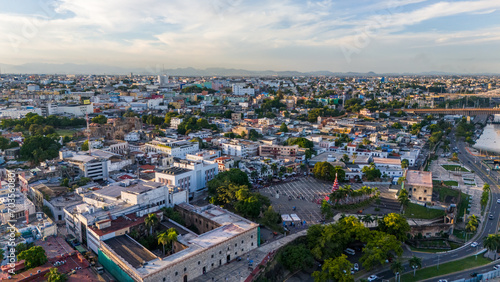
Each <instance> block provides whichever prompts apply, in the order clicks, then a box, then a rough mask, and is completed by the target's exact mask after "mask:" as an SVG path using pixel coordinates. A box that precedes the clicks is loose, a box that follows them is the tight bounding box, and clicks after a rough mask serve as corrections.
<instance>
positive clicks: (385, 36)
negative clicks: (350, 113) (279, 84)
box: [0, 0, 500, 73]
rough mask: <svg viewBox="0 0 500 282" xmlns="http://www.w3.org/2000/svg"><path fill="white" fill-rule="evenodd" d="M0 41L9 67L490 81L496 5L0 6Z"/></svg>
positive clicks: (33, 1)
mask: <svg viewBox="0 0 500 282" xmlns="http://www.w3.org/2000/svg"><path fill="white" fill-rule="evenodd" d="M0 37H1V38H2V40H0V63H2V64H12V65H21V64H26V63H51V64H63V63H74V64H98V65H108V66H116V67H123V68H144V69H154V68H158V67H159V66H163V65H164V66H165V68H184V67H194V68H200V69H204V68H209V67H223V68H237V69H247V70H275V71H285V70H294V71H304V72H305V71H319V70H329V71H335V72H349V71H358V72H368V71H374V72H379V73H403V72H426V71H445V72H455V73H500V52H499V51H500V1H499V0H476V1H431V0H386V1H380V0H349V1H347V0H335V1H334V0H321V1H312V0H272V1H263V0H140V1H139V0H134V1H132V0H119V1H118V0H106V1H103V0H55V1H54V0H16V1H12V0H0ZM96 71H98V70H96Z"/></svg>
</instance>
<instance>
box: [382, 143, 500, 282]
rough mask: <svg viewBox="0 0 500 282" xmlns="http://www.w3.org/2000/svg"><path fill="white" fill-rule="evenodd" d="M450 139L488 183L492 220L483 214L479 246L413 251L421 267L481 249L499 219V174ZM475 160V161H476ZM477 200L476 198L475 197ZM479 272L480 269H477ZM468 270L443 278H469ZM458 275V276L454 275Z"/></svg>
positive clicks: (464, 160)
mask: <svg viewBox="0 0 500 282" xmlns="http://www.w3.org/2000/svg"><path fill="white" fill-rule="evenodd" d="M448 138H449V139H450V148H455V147H457V148H458V150H459V153H458V158H459V159H460V161H461V162H462V163H463V164H464V165H465V166H467V167H469V168H470V169H472V170H474V172H475V173H476V174H477V176H479V177H480V178H481V179H482V180H483V181H484V182H485V183H488V184H489V185H490V188H491V196H490V214H492V215H493V218H494V219H493V220H490V219H486V218H487V217H488V216H485V219H484V222H483V224H484V228H483V229H482V230H481V231H480V233H479V236H477V237H476V238H477V239H476V240H475V241H476V242H478V243H479V246H478V247H476V248H472V247H471V246H470V243H472V242H470V243H468V244H466V245H464V246H462V247H460V248H458V249H455V250H451V251H448V252H446V253H441V254H423V253H415V255H416V256H418V257H421V258H422V267H429V266H433V265H437V264H438V263H439V264H441V263H444V262H448V261H452V260H457V259H460V258H464V257H467V256H470V255H473V254H475V253H476V252H478V251H481V249H482V242H483V238H484V237H486V236H488V234H494V233H496V232H497V230H498V229H497V226H498V220H499V215H500V204H497V202H496V201H497V199H500V189H499V187H498V184H497V183H498V182H497V181H496V179H497V177H498V176H500V175H499V174H498V173H497V172H495V171H491V172H489V173H490V174H491V175H488V171H486V168H485V167H484V166H483V167H481V164H480V163H481V162H480V159H479V158H477V157H474V156H472V155H470V154H469V153H468V152H467V150H466V149H465V144H464V143H463V142H458V143H457V142H456V140H455V136H454V135H453V133H452V134H450V135H449V136H448ZM476 162H477V163H476ZM476 200H478V199H476ZM404 267H405V270H404V271H403V272H408V271H411V268H410V266H409V264H405V265H404ZM485 269H486V270H490V269H491V266H490V267H489V269H488V267H485ZM478 272H479V273H481V271H478ZM469 274H470V273H469V272H467V271H464V272H463V273H460V274H458V275H452V276H450V277H449V278H448V277H446V276H444V279H448V280H449V281H450V280H456V279H460V278H470V277H469ZM376 275H377V276H378V277H379V278H381V279H390V278H392V277H394V273H393V272H392V271H391V270H385V271H382V272H380V273H377V274H376ZM456 276H458V278H457V277H456Z"/></svg>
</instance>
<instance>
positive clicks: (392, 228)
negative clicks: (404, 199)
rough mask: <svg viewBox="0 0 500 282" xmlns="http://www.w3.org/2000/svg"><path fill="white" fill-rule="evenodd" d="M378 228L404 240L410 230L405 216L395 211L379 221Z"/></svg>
mask: <svg viewBox="0 0 500 282" xmlns="http://www.w3.org/2000/svg"><path fill="white" fill-rule="evenodd" d="M379 230H380V231H383V232H385V233H388V234H391V235H394V236H396V238H398V240H400V241H404V240H405V239H406V238H407V235H406V234H408V232H410V225H409V224H408V221H406V218H404V217H403V216H402V215H400V214H397V213H390V214H387V215H386V216H384V217H383V218H382V219H381V220H380V221H379Z"/></svg>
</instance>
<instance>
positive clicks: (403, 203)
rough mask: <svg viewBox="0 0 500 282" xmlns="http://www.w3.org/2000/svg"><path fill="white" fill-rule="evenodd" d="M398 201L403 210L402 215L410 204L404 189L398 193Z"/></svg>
mask: <svg viewBox="0 0 500 282" xmlns="http://www.w3.org/2000/svg"><path fill="white" fill-rule="evenodd" d="M398 201H399V204H400V205H401V207H402V209H403V210H402V213H403V214H404V211H405V209H406V208H407V207H408V205H409V204H410V198H409V195H408V191H406V189H404V188H403V189H401V190H400V191H399V195H398Z"/></svg>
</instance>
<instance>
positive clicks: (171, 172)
mask: <svg viewBox="0 0 500 282" xmlns="http://www.w3.org/2000/svg"><path fill="white" fill-rule="evenodd" d="M189 171H191V170H189V169H187V168H182V167H176V166H174V167H171V168H167V169H165V170H164V171H163V173H165V174H168V175H178V174H183V173H186V172H189Z"/></svg>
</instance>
